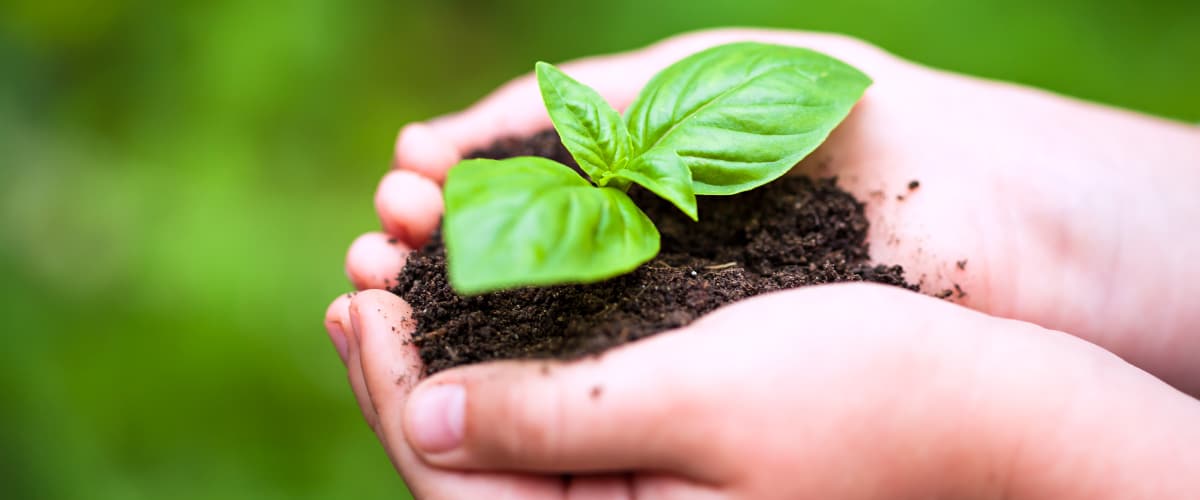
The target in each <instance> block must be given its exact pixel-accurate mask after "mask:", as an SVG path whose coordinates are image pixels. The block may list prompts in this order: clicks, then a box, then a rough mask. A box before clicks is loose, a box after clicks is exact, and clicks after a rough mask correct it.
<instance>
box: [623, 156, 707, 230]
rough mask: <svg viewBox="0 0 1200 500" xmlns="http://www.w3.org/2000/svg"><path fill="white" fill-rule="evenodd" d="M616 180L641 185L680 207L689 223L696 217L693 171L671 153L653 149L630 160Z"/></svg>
mask: <svg viewBox="0 0 1200 500" xmlns="http://www.w3.org/2000/svg"><path fill="white" fill-rule="evenodd" d="M616 176H617V177H619V178H622V179H627V180H630V181H633V182H636V183H638V184H640V185H641V186H642V187H644V188H646V189H649V190H650V191H651V192H653V193H654V194H657V195H659V196H661V197H662V198H663V199H665V200H667V201H669V202H671V203H673V204H674V205H675V206H676V207H679V209H680V210H682V211H683V213H685V214H687V216H688V217H691V218H692V220H699V219H698V217H697V213H696V211H697V210H696V193H695V192H694V191H693V190H692V171H691V170H688V167H687V165H685V164H684V163H683V160H682V159H680V158H679V155H676V154H675V153H674V152H672V151H667V150H666V149H661V148H660V149H654V150H651V151H649V152H647V153H646V154H643V155H641V156H639V157H637V158H635V159H634V160H633V162H631V163H630V164H629V166H628V167H626V168H624V169H622V170H620V171H618V172H617V173H616Z"/></svg>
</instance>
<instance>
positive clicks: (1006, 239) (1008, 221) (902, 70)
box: [346, 30, 1200, 394]
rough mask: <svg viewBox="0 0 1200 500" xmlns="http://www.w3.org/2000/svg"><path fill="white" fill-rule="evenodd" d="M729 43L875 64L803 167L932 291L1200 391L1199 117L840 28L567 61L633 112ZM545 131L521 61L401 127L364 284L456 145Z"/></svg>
mask: <svg viewBox="0 0 1200 500" xmlns="http://www.w3.org/2000/svg"><path fill="white" fill-rule="evenodd" d="M734 40H759V41H765V42H773V43H782V44H790V45H799V46H805V47H811V48H814V49H816V50H819V51H823V52H826V53H829V54H831V55H833V56H835V57H838V58H841V59H843V60H845V61H847V62H849V63H851V64H853V65H855V66H857V67H859V68H860V69H862V70H864V71H865V72H867V73H868V74H870V75H871V76H872V77H873V78H874V80H875V84H874V85H873V86H872V87H871V88H870V89H869V90H868V91H867V94H866V96H865V97H864V99H863V100H862V102H861V103H860V104H859V105H858V106H857V107H856V108H855V110H854V111H853V112H852V113H851V115H850V117H849V118H848V119H847V120H846V121H845V122H844V123H843V124H842V125H841V126H840V127H839V128H838V129H837V130H835V131H834V133H833V135H832V136H831V137H830V139H829V140H828V141H827V143H826V144H825V145H824V146H822V147H821V148H820V149H818V150H817V151H816V152H815V153H814V154H812V155H811V156H810V157H809V158H808V159H806V160H805V161H804V162H803V163H802V164H801V166H800V168H798V169H797V170H798V171H799V172H802V173H806V174H810V175H817V176H833V175H836V176H838V179H839V184H840V185H841V186H842V187H843V188H845V189H847V190H848V191H850V192H851V193H853V194H854V195H855V196H856V197H858V198H859V199H862V200H865V201H866V202H867V216H868V218H869V220H870V222H871V231H870V234H869V237H868V241H869V243H870V246H871V252H872V256H873V258H874V259H875V260H877V261H879V262H883V263H889V264H893V263H894V264H901V265H903V266H904V267H905V269H906V270H907V271H908V276H909V277H910V279H911V280H913V281H920V282H921V283H922V288H923V290H925V291H927V292H931V293H935V292H938V291H941V290H953V291H955V295H954V300H955V301H957V302H959V303H961V304H963V305H966V306H968V307H971V308H974V309H977V310H980V311H983V312H986V313H989V314H993V315H998V316H1003V317H1008V318H1015V319H1020V320H1024V321H1030V322H1033V323H1036V324H1039V325H1042V326H1045V327H1048V328H1054V329H1058V330H1063V331H1067V332H1070V333H1072V334H1074V335H1078V336H1081V337H1083V338H1085V339H1088V340H1090V341H1093V342H1095V343H1098V344H1100V345H1101V346H1103V347H1105V348H1107V349H1109V350H1111V351H1113V352H1115V353H1117V354H1119V355H1121V356H1122V357H1125V358H1126V359H1128V360H1130V361H1132V362H1133V363H1135V364H1137V365H1139V366H1141V367H1143V368H1145V369H1147V370H1149V371H1151V372H1153V373H1155V374H1156V375H1158V376H1160V377H1162V378H1164V379H1165V380H1167V381H1169V382H1171V383H1173V384H1175V385H1177V386H1178V387H1181V388H1183V389H1184V390H1187V391H1189V392H1192V393H1193V394H1197V393H1200V364H1198V363H1194V362H1192V360H1193V359H1195V357H1196V356H1197V355H1200V335H1195V334H1193V333H1192V331H1191V330H1192V329H1193V328H1194V325H1197V324H1200V308H1197V307H1193V306H1192V302H1193V297H1196V296H1200V267H1198V266H1195V265H1193V264H1192V263H1191V262H1190V261H1189V259H1190V258H1191V256H1193V255H1197V254H1200V238H1198V237H1196V236H1194V235H1191V234H1177V233H1176V232H1174V231H1172V229H1173V228H1176V227H1186V226H1187V225H1188V223H1189V221H1191V220H1195V219H1196V218H1200V203H1196V202H1195V196H1194V194H1193V193H1192V190H1193V186H1196V185H1200V169H1196V168H1194V167H1195V166H1196V165H1200V129H1197V128H1196V127H1188V126H1184V125H1180V124H1175V123H1171V122H1166V121H1162V120H1158V119H1154V118H1150V117H1145V116H1139V115H1134V114H1131V113H1128V112H1124V111H1119V110H1115V109H1110V108H1104V107H1100V106H1096V105H1092V104H1087V103H1082V102H1077V101H1074V100H1070V99H1066V98H1062V97H1059V96H1054V95H1050V94H1047V93H1045V92H1041V91H1037V90H1033V89H1029V88H1024V87H1018V86H1013V85H1008V84H1002V83H996V82H989V81H983V80H977V79H972V78H967V77H962V76H958V75H953V74H948V73H943V72H939V71H934V70H930V69H927V68H923V67H920V66H917V65H914V64H912V63H909V62H906V61H903V60H900V59H897V58H895V57H893V56H891V55H888V54H887V53H885V52H883V51H881V50H879V49H877V48H875V47H872V46H870V45H867V44H865V43H863V42H860V41H857V40H854V39H849V38H845V37H841V36H835V35H819V34H806V33H795V32H776V31H744V30H721V31H710V32H702V33H696V34H690V35H684V36H680V37H677V38H673V39H670V40H667V41H664V42H661V43H659V44H656V45H654V46H651V47H649V48H646V49H643V50H639V51H635V52H631V53H627V54H621V55H615V56H605V57H596V58H591V59H585V60H580V61H576V62H572V63H568V64H565V65H563V67H564V68H565V70H566V71H568V72H570V73H571V74H573V75H574V76H576V77H577V78H579V79H580V80H581V81H583V82H585V83H587V84H589V85H592V86H593V87H595V88H596V89H598V90H599V91H600V93H601V94H603V95H604V96H605V97H606V98H608V99H609V100H610V102H612V103H613V104H614V105H615V106H617V107H618V108H621V107H623V106H625V105H627V104H628V103H629V102H630V101H632V100H633V98H634V97H635V95H636V92H637V91H638V90H639V89H640V88H641V86H642V85H643V84H644V83H645V82H646V81H647V80H648V79H649V77H650V76H652V75H653V74H654V73H655V72H657V71H658V70H659V69H661V68H663V67H665V66H666V65H668V64H670V63H672V62H674V61H676V60H678V59H680V58H682V57H684V56H685V55H687V54H689V53H692V52H696V51H698V50H701V49H703V48H705V47H709V46H712V45H717V44H721V43H725V42H729V41H734ZM549 126H550V122H549V118H548V117H547V115H546V112H545V109H544V107H543V106H542V104H541V98H540V96H539V94H538V92H537V88H536V82H535V81H534V80H533V79H532V78H531V77H530V76H525V77H522V78H519V79H517V80H515V81H513V82H511V83H508V84H506V85H504V86H503V87H501V88H500V89H499V90H497V91H496V92H495V93H493V94H492V95H491V96H489V97H487V98H485V99H483V100H482V101H481V102H479V103H478V104H476V105H475V106H473V107H472V108H470V109H468V110H466V111H464V112H462V113H458V114H455V115H450V116H446V117H442V118H438V119H435V120H432V121H430V122H428V123H418V124H411V125H409V126H407V127H405V128H404V130H403V131H402V132H401V134H400V136H399V138H398V140H397V145H396V154H395V165H394V166H395V170H393V171H392V172H390V173H389V174H387V176H385V177H384V179H383V182H381V183H380V185H379V189H378V191H377V193H376V198H375V204H376V208H377V210H378V212H379V216H380V219H381V220H382V221H383V228H384V233H372V234H367V235H364V236H362V237H361V238H359V239H358V240H357V241H355V243H354V244H353V245H352V247H351V249H350V252H349V255H348V256H347V262H346V268H347V273H348V274H349V275H350V276H351V279H352V281H353V282H354V284H355V285H356V286H357V287H358V288H359V289H365V288H384V287H386V286H387V285H388V284H389V282H390V280H393V279H394V278H395V276H396V275H397V274H398V273H399V272H400V269H401V268H402V266H403V260H404V259H403V256H404V254H405V253H406V252H407V251H408V250H409V249H411V248H414V247H416V246H419V245H421V244H423V243H424V242H425V241H426V240H427V239H428V238H429V234H430V233H431V232H432V231H433V229H434V228H435V227H436V225H437V223H438V220H439V219H438V217H439V215H440V214H441V210H442V202H441V198H440V192H439V187H438V185H439V183H440V182H441V181H442V179H444V177H445V173H446V171H447V170H448V169H449V168H450V167H451V166H453V165H454V164H455V163H456V162H457V161H458V160H459V159H460V158H461V157H462V155H464V154H466V153H468V152H470V151H471V150H473V149H476V148H479V147H482V146H485V145H487V144H489V143H490V142H491V141H493V140H495V139H497V138H499V137H502V136H521V135H526V134H530V133H533V132H535V131H538V130H543V129H546V128H548V127H549ZM1189 166H1190V167H1192V168H1188V167H1189ZM912 181H917V182H918V183H919V187H917V188H916V189H914V190H910V189H909V187H908V186H909V185H910V183H911V182H912ZM901 198H902V199H901ZM956 285H957V288H956ZM957 290H961V293H959V292H958V291H957Z"/></svg>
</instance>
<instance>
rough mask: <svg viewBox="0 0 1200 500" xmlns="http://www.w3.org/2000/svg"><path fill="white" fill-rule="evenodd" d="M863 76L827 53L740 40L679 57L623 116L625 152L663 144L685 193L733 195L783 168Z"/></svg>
mask: <svg viewBox="0 0 1200 500" xmlns="http://www.w3.org/2000/svg"><path fill="white" fill-rule="evenodd" d="M870 84H871V79H870V78H869V77H867V76H866V75H864V74H863V73H861V72H860V71H858V70H857V69H854V68H853V67H852V66H850V65H848V64H846V63H843V62H841V61H839V60H837V59H834V58H832V57H829V56H827V55H824V54H821V53H818V52H813V51H811V50H808V49H802V48H798V47H785V46H779V45H767V44H761V43H753V42H744V43H733V44H728V45H721V46H718V47H714V48H711V49H708V50H705V51H702V52H699V53H697V54H694V55H692V56H689V57H687V58H685V59H683V60H682V61H679V62H677V63H675V64H673V65H671V66H670V67H668V68H667V69H665V70H663V71H662V72H661V73H659V74H658V75H656V76H655V77H654V78H653V79H652V80H650V83H649V84H647V85H646V87H645V88H644V89H642V92H641V94H639V95H638V98H637V100H635V101H634V102H633V104H632V105H631V106H630V108H629V111H628V113H627V116H626V121H627V122H628V125H629V133H630V135H631V138H632V141H633V144H634V154H635V155H638V154H642V153H646V152H648V151H650V150H653V149H658V148H665V149H667V150H670V151H673V152H675V153H676V154H678V155H679V157H680V158H681V159H682V160H683V162H684V163H685V164H686V165H687V166H688V168H689V169H691V173H692V182H693V184H694V189H695V193H696V194H699V195H712V194H734V193H740V192H742V191H746V190H749V189H753V188H755V187H758V186H761V185H763V184H766V183H768V182H770V181H772V180H775V179H776V178H778V177H779V176H781V175H783V174H785V173H787V171H788V170H790V169H791V168H792V166H794V165H795V164H796V163H797V162H799V161H800V160H801V159H802V158H804V157H805V156H808V154H809V153H811V152H812V151H813V150H814V149H816V147H817V146H818V145H820V144H821V142H823V141H824V140H825V138H826V137H827V136H828V135H829V133H830V132H831V131H832V130H833V129H834V127H836V126H837V124H838V123H840V122H841V121H842V119H844V118H845V117H846V115H847V114H849V113H850V109H851V108H852V107H853V106H854V103H855V102H857V101H858V99H859V98H860V97H862V94H863V92H864V91H866V88H867V87H868V86H869V85H870Z"/></svg>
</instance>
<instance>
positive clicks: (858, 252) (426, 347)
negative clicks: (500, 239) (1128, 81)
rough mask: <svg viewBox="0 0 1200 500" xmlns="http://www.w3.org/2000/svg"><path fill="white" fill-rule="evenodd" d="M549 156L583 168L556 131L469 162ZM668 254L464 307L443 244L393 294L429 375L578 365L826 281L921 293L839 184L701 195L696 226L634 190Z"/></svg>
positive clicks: (410, 267) (424, 253) (792, 182)
mask: <svg viewBox="0 0 1200 500" xmlns="http://www.w3.org/2000/svg"><path fill="white" fill-rule="evenodd" d="M513 156H542V157H546V158H551V159H553V160H556V161H559V162H562V163H563V164H566V165H570V166H572V168H576V169H577V168H578V167H577V166H576V164H575V161H574V159H572V158H571V155H570V154H569V153H568V152H567V151H566V149H565V148H564V147H563V146H562V143H560V142H559V139H558V136H557V135H556V134H555V133H554V132H553V131H547V132H543V133H540V134H537V135H535V136H533V137H529V138H526V139H507V140H502V141H499V142H497V143H496V144H494V145H493V146H492V147H490V148H488V149H486V150H482V151H477V152H475V153H474V154H473V155H471V157H475V158H494V159H502V158H509V157H513ZM629 194H630V196H631V197H632V198H633V200H634V202H636V203H637V205H638V206H639V207H641V208H642V210H644V211H645V212H646V214H647V215H649V216H650V219H651V220H653V221H654V223H655V224H656V225H657V226H658V230H659V232H660V233H661V234H662V251H661V252H660V253H659V255H658V256H657V257H655V258H654V259H653V260H651V261H650V262H647V263H646V264H644V265H642V266H641V267H639V268H638V269H637V270H635V271H633V272H632V273H629V274H626V275H623V276H619V277H616V278H613V279H610V280H607V281H604V282H600V283H595V284H590V285H564V286H553V287H544V288H524V289H517V290H507V291H502V292H494V293H488V294H484V295H479V296H474V297H460V296H458V295H457V294H455V293H454V290H453V289H451V288H450V284H449V282H448V281H447V278H446V252H445V247H444V246H443V244H442V239H441V234H440V232H439V233H435V234H434V236H433V238H432V240H431V241H430V242H429V244H427V245H425V247H424V248H421V249H420V250H418V251H416V252H413V253H412V254H411V255H410V256H409V257H408V263H407V264H406V265H405V268H404V271H403V272H402V273H401V274H400V277H399V281H398V284H397V285H396V286H395V287H394V288H393V289H392V292H393V293H395V294H397V295H399V296H400V297H401V298H403V299H404V300H405V301H407V302H408V303H409V304H410V305H411V306H412V309H413V315H414V319H416V322H417V331H416V332H415V333H414V335H413V342H415V343H416V344H417V346H418V347H419V349H420V354H421V359H423V360H424V362H425V367H426V372H427V373H429V374H432V373H436V372H438V371H441V370H444V369H447V368H451V367H454V366H458V365H463V364H468V363H478V362H483V361H490V360H496V359H513V358H517V359H531V358H532V359H537V358H558V359H572V358H578V357H581V356H586V355H590V354H597V353H599V352H601V351H604V350H605V349H608V348H611V347H613V346H616V345H620V344H623V343H626V342H631V341H634V340H637V339H640V338H643V337H647V336H650V335H654V334H656V333H658V332H661V331H664V330H670V329H673V328H678V327H681V326H684V325H687V324H688V323H690V322H692V321H693V320H695V319H696V318H698V317H700V316H702V315H704V314H705V313H708V312H710V311H712V310H713V309H716V308H718V307H720V306H723V305H725V304H729V303H731V302H735V301H738V300H742V299H745V298H747V297H752V296H755V295H758V294H761V293H766V292H771V291H775V290H782V289H787V288H797V287H801V286H807V285H819V284H823V283H837V282H844V281H871V282H876V283H884V284H888V285H894V286H899V287H903V288H907V289H910V290H914V291H915V290H916V289H917V287H916V286H915V285H912V284H909V283H908V282H906V281H905V280H904V270H903V268H901V267H900V266H886V265H875V266H872V265H870V264H869V263H868V261H869V255H868V251H867V250H868V249H867V244H866V241H865V240H866V235H867V227H868V224H867V219H866V217H865V216H864V215H863V204H862V203H860V202H859V201H858V200H855V199H854V197H852V196H851V195H850V194H849V193H846V192H845V191H842V190H841V189H839V188H838V187H837V185H836V180H835V179H822V180H812V179H809V178H807V177H790V176H789V177H783V178H781V179H778V180H776V181H774V182H771V183H770V184H767V185H766V186H763V187H761V188H758V189H754V190H751V191H748V192H745V193H742V194H739V195H734V196H701V197H699V198H698V200H699V209H700V222H698V223H697V222H693V221H692V220H690V219H688V218H687V217H686V216H685V215H683V214H682V213H680V212H679V210H678V209H676V208H675V207H674V206H672V205H671V204H670V203H668V202H666V201H664V200H662V199H661V198H659V197H657V196H656V195H654V194H653V193H650V192H648V191H646V190H643V189H640V188H638V187H637V186H634V188H633V189H631V190H630V192H629Z"/></svg>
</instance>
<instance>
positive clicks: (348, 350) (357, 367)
mask: <svg viewBox="0 0 1200 500" xmlns="http://www.w3.org/2000/svg"><path fill="white" fill-rule="evenodd" d="M352 305H353V298H352V297H351V296H350V295H343V296H340V297H338V298H337V299H335V300H334V301H333V304H331V305H330V306H329V309H328V310H326V312H325V325H326V328H327V329H328V330H329V332H330V336H331V337H333V336H334V335H335V333H336V334H340V335H341V336H342V337H343V338H344V340H343V341H342V342H344V349H345V353H344V354H343V353H342V352H341V350H340V349H339V352H338V354H339V356H341V357H342V361H343V362H344V363H345V364H346V377H347V379H349V381H350V389H351V390H352V391H353V392H354V399H355V400H356V401H358V407H359V409H360V410H362V415H363V420H365V421H366V422H367V426H369V427H370V428H371V429H375V428H376V427H377V423H378V420H379V417H378V415H377V414H376V413H375V408H374V406H373V405H372V403H371V399H370V396H369V395H368V393H367V384H366V380H365V378H364V377H363V372H362V366H361V362H360V359H361V357H362V353H361V351H360V350H359V341H358V337H357V333H356V332H357V329H356V328H355V327H354V326H355V325H354V319H353V317H352V316H351V314H350V312H351V306H352ZM338 343H339V342H338V340H336V339H334V345H335V346H337V345H338Z"/></svg>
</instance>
